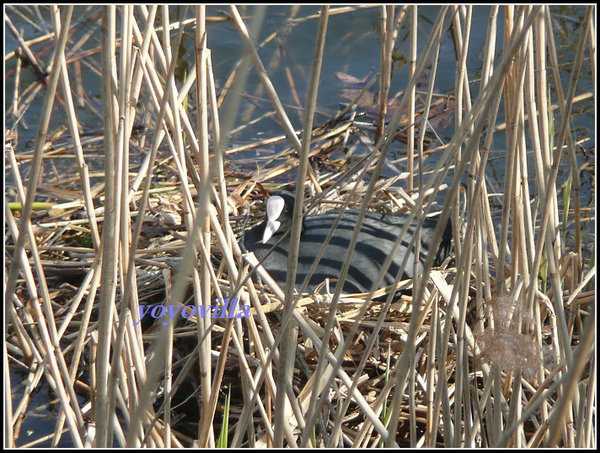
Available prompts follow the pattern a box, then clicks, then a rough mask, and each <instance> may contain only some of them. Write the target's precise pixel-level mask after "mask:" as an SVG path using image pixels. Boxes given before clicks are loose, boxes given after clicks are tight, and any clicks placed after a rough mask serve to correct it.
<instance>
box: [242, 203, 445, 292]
mask: <svg viewBox="0 0 600 453" xmlns="http://www.w3.org/2000/svg"><path fill="white" fill-rule="evenodd" d="M294 204H295V197H294V195H293V194H291V193H288V192H280V193H277V194H275V195H273V196H271V197H270V198H269V199H268V200H267V203H266V216H265V219H264V221H263V222H262V223H261V224H259V225H257V226H255V227H254V228H252V229H250V230H247V231H246V232H245V234H244V236H243V238H242V249H245V251H252V252H254V254H255V255H256V257H257V258H258V259H259V260H260V261H261V262H262V265H263V266H264V267H265V269H266V270H267V271H268V272H269V274H270V275H271V277H273V279H274V280H275V281H276V282H277V283H278V284H279V285H280V286H281V287H282V288H284V287H285V280H286V275H287V260H288V248H289V241H290V239H289V238H290V235H289V234H287V236H286V237H285V238H284V239H283V240H282V241H281V242H280V243H279V244H278V245H276V244H277V242H278V241H279V240H280V238H281V237H282V236H283V235H284V234H285V233H287V232H288V231H289V230H291V226H292V218H293V212H294ZM338 214H339V212H335V211H333V212H332V211H329V212H326V213H322V214H316V215H312V216H305V217H303V221H302V234H301V236H300V250H299V257H298V265H297V273H296V288H297V289H300V287H301V285H302V284H303V282H304V279H305V278H306V276H307V274H308V272H309V270H310V268H311V266H312V264H313V263H314V261H315V259H316V258H317V255H318V254H319V252H320V251H321V249H322V248H323V244H324V243H325V239H326V238H327V236H328V235H329V232H330V230H331V228H332V226H333V225H334V223H335V221H336V219H337V217H338ZM358 215H359V211H357V210H346V211H345V212H344V213H343V215H342V218H341V220H340V222H339V224H338V225H337V227H336V229H335V232H334V233H333V236H332V238H331V240H330V242H329V244H328V245H327V246H326V249H325V253H324V254H323V257H322V258H321V260H320V261H319V263H318V265H317V268H316V270H315V272H314V273H313V275H312V277H311V278H310V281H309V284H308V287H307V290H308V292H314V290H315V288H316V287H317V286H318V285H320V284H321V283H323V282H324V281H325V280H326V279H327V278H329V279H333V280H332V284H333V285H334V286H335V281H337V279H338V278H339V275H340V271H341V268H342V265H343V263H344V260H345V259H346V255H347V253H348V246H349V244H350V241H351V238H352V234H353V231H354V227H355V226H356V223H357V219H358ZM407 220H408V217H407V216H406V215H403V214H390V213H378V212H372V211H368V212H367V213H366V216H365V219H364V221H363V223H362V225H361V227H360V233H359V236H358V242H357V243H356V247H355V249H354V252H353V254H352V257H351V261H350V269H349V272H348V275H347V277H346V280H345V281H344V286H343V289H342V291H343V292H344V293H347V294H352V293H364V292H368V291H370V289H371V286H372V285H373V282H374V281H375V280H376V279H377V276H378V274H379V272H380V270H381V268H382V265H383V263H384V262H385V260H386V258H387V256H388V255H389V254H390V253H391V251H392V249H393V247H394V243H395V242H396V240H397V238H398V237H399V235H400V234H401V232H402V229H403V227H404V226H405V224H406V222H407ZM438 222H439V217H429V218H426V219H425V220H424V222H423V227H422V229H421V250H420V255H419V260H418V262H417V265H416V266H415V260H414V252H413V250H414V247H411V250H409V245H410V243H411V241H412V238H413V236H414V234H415V231H416V229H417V223H418V219H417V218H416V217H415V218H414V219H413V221H412V222H411V224H410V226H409V228H408V230H407V232H406V234H405V235H404V236H403V237H402V239H401V243H400V245H399V246H398V248H397V249H396V252H395V254H394V257H393V261H392V263H391V265H390V267H389V268H388V270H387V272H386V274H385V276H384V278H383V280H382V282H381V284H380V285H379V288H383V287H386V286H389V285H391V284H393V282H394V280H395V278H396V275H397V274H398V271H399V270H400V266H401V264H402V261H403V260H404V258H405V256H406V254H407V253H409V254H410V256H409V257H408V261H407V263H406V266H405V269H404V274H403V277H404V278H405V279H410V278H413V276H414V275H415V273H418V274H421V272H422V271H423V267H424V264H425V261H426V258H427V253H428V252H429V249H430V248H431V244H432V243H433V238H434V233H435V229H436V227H437V225H438ZM273 246H275V248H274V249H273V251H271V249H272V248H273ZM451 246H452V227H451V224H450V222H448V223H447V224H446V226H445V228H444V232H443V235H442V240H441V243H440V245H439V247H438V249H437V250H436V251H435V254H436V255H435V260H434V262H433V265H434V267H435V266H439V265H440V264H441V263H442V262H443V261H444V259H445V258H446V256H447V255H448V253H449V252H450V249H451ZM270 251H271V253H270V254H268V253H269V252H270ZM331 291H333V289H331Z"/></svg>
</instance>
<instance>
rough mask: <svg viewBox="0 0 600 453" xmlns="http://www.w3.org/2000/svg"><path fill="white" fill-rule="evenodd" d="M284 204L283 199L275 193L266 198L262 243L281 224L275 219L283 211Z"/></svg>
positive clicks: (264, 242) (269, 237) (265, 241)
mask: <svg viewBox="0 0 600 453" xmlns="http://www.w3.org/2000/svg"><path fill="white" fill-rule="evenodd" d="M284 206H285V201H283V198H281V197H280V196H278V195H275V196H273V197H271V198H269V199H268V200H267V226H266V227H265V232H264V233H263V238H262V243H263V244H266V243H267V241H268V240H269V239H271V236H273V235H274V234H275V233H276V232H277V230H279V227H280V226H281V222H280V221H278V220H277V219H278V218H279V216H280V215H281V213H282V212H283V207H284Z"/></svg>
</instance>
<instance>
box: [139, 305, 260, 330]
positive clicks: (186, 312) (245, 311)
mask: <svg viewBox="0 0 600 453" xmlns="http://www.w3.org/2000/svg"><path fill="white" fill-rule="evenodd" d="M221 300H222V299H221V298H219V299H217V302H221ZM196 311H198V313H199V315H200V317H201V318H204V317H205V316H207V315H208V316H210V317H211V318H247V317H249V316H250V305H242V306H240V307H238V299H237V298H235V299H233V300H232V301H231V307H230V306H229V299H225V300H224V301H223V306H220V305H200V306H199V307H198V309H197V310H196V306H195V305H140V320H139V321H138V322H134V323H133V325H134V326H137V325H138V324H139V323H140V322H142V319H143V318H144V316H146V314H147V313H148V312H149V314H150V316H152V317H153V318H155V319H158V318H162V317H163V316H168V318H169V320H168V321H165V322H163V326H166V325H167V324H169V323H170V322H171V321H172V320H173V318H174V317H175V316H177V313H179V315H180V316H181V317H182V318H185V319H188V318H190V317H192V316H194V315H195V314H196Z"/></svg>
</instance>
